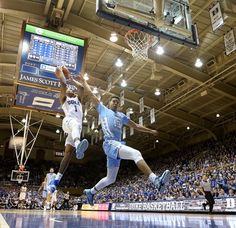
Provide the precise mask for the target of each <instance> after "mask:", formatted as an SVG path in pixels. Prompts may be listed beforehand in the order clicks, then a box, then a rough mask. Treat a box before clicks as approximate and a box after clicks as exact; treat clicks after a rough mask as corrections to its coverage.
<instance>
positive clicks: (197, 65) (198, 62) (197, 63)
mask: <svg viewBox="0 0 236 228" xmlns="http://www.w3.org/2000/svg"><path fill="white" fill-rule="evenodd" d="M202 65H203V62H202V60H201V59H199V58H197V59H196V62H195V67H197V68H200V67H202Z"/></svg>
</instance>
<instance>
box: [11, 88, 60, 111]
mask: <svg viewBox="0 0 236 228" xmlns="http://www.w3.org/2000/svg"><path fill="white" fill-rule="evenodd" d="M15 106H17V107H21V108H27V109H36V110H42V111H46V112H56V113H59V112H63V111H62V109H61V104H60V101H59V92H55V91H49V90H46V89H43V88H36V87H29V86H26V85H18V86H17V90H16V99H15Z"/></svg>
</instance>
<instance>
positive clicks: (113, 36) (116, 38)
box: [110, 32, 118, 43]
mask: <svg viewBox="0 0 236 228" xmlns="http://www.w3.org/2000/svg"><path fill="white" fill-rule="evenodd" d="M117 40H118V36H117V34H116V32H112V33H111V36H110V41H111V42H113V43H115V42H116V41H117Z"/></svg>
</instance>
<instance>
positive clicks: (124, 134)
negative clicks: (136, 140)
mask: <svg viewBox="0 0 236 228" xmlns="http://www.w3.org/2000/svg"><path fill="white" fill-rule="evenodd" d="M122 138H123V139H126V127H123V137H122Z"/></svg>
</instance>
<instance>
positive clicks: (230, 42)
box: [224, 29, 236, 55]
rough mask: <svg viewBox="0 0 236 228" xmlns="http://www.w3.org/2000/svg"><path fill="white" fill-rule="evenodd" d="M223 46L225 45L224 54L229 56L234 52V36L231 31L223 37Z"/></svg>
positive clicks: (235, 43)
mask: <svg viewBox="0 0 236 228" xmlns="http://www.w3.org/2000/svg"><path fill="white" fill-rule="evenodd" d="M224 44H225V54H226V55H230V54H231V53H232V52H233V51H235V50H236V42H235V36H234V30H233V29H231V30H230V31H229V32H227V33H226V34H225V35H224Z"/></svg>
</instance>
